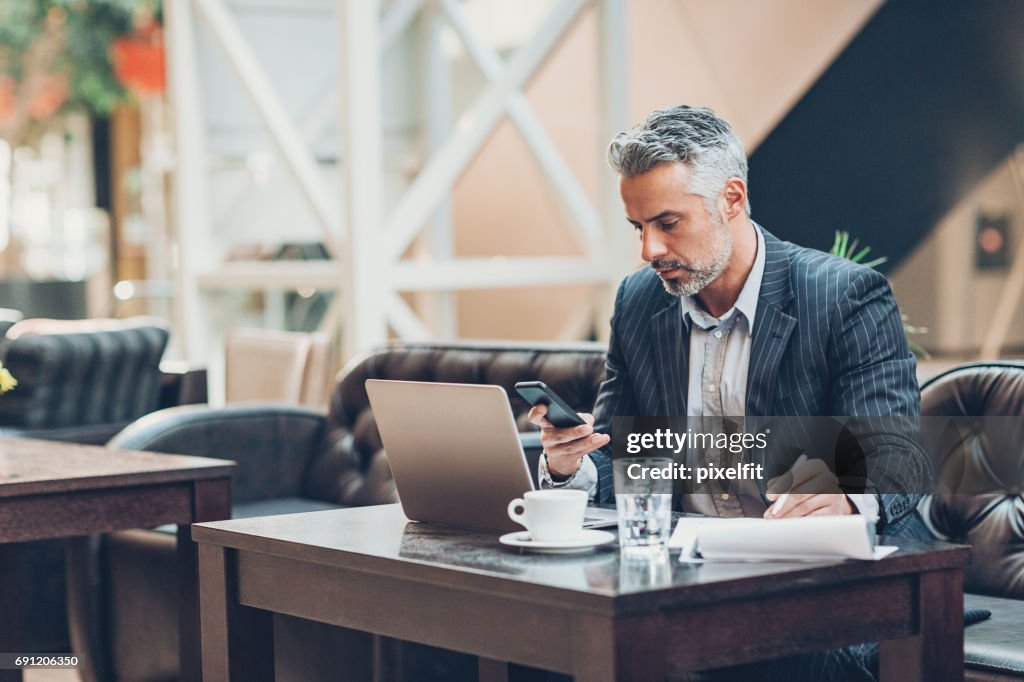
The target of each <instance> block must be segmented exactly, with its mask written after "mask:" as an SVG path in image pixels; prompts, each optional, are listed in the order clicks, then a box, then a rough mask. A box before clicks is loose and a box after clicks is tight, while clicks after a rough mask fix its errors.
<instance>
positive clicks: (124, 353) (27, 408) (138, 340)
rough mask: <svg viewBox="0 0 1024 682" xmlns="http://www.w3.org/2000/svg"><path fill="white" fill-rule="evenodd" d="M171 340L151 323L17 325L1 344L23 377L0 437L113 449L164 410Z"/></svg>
mask: <svg viewBox="0 0 1024 682" xmlns="http://www.w3.org/2000/svg"><path fill="white" fill-rule="evenodd" d="M167 339H168V332H167V329H166V327H165V326H164V325H163V323H161V322H158V321H155V320H152V319H149V318H138V319H135V320H125V321H120V320H70V321H69V320H42V319H30V320H24V321H22V322H18V323H17V324H15V325H14V326H13V327H11V328H10V329H9V330H8V332H7V335H6V336H5V337H4V338H3V340H0V362H3V364H4V366H5V367H7V369H9V370H10V371H11V374H13V375H14V376H15V378H16V379H18V387H17V389H16V390H14V391H11V392H10V393H8V394H7V395H5V396H4V398H3V400H0V429H2V430H0V435H4V436H21V437H28V438H46V439H50V440H63V441H71V442H74V443H90V444H95V445H102V444H103V443H106V442H107V441H108V440H110V438H111V437H112V436H113V435H114V434H115V433H117V432H118V431H120V430H121V429H122V428H124V427H125V426H127V425H128V424H130V423H131V422H132V421H134V420H136V419H138V418H139V417H141V416H142V415H144V414H147V413H149V412H152V411H154V410H155V409H157V407H158V406H159V402H160V387H161V373H160V358H161V356H162V355H163V353H164V349H165V348H166V346H167Z"/></svg>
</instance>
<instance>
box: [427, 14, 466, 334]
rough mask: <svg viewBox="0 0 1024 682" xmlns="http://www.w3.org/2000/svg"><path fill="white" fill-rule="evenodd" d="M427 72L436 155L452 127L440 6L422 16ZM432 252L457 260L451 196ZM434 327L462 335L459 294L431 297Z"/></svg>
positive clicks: (437, 217)
mask: <svg viewBox="0 0 1024 682" xmlns="http://www.w3.org/2000/svg"><path fill="white" fill-rule="evenodd" d="M422 24H423V32H422V35H423V52H424V55H423V71H424V80H425V81H426V83H427V87H426V88H424V90H423V97H424V100H425V101H424V102H423V111H424V113H425V114H426V145H425V146H426V148H427V151H428V152H429V154H430V155H433V154H434V153H435V152H437V151H438V150H439V149H441V148H442V147H443V146H444V142H445V140H446V139H447V137H448V134H449V133H450V131H451V128H452V68H451V64H450V63H449V61H448V57H447V56H446V55H445V54H444V51H443V50H442V49H441V32H442V29H443V28H444V24H445V22H444V18H443V17H442V16H441V13H440V12H439V11H438V9H437V8H436V7H433V6H428V8H427V9H426V10H425V11H424V12H423V15H422ZM429 240H430V253H431V255H432V256H433V257H434V260H436V261H438V262H444V261H448V260H451V259H452V258H454V257H455V226H454V224H453V222H452V201H451V196H450V193H449V196H448V197H446V198H444V199H442V200H441V202H440V203H439V204H438V205H437V210H436V211H435V212H434V217H433V219H432V220H431V223H430V234H429ZM428 296H430V297H431V298H432V300H431V301H430V302H429V304H428V305H429V311H430V314H429V317H428V319H429V320H430V322H431V325H430V327H431V328H432V329H433V330H434V335H435V336H438V337H440V338H454V337H455V336H457V335H458V307H457V301H456V297H455V292H452V291H437V292H435V293H433V294H428Z"/></svg>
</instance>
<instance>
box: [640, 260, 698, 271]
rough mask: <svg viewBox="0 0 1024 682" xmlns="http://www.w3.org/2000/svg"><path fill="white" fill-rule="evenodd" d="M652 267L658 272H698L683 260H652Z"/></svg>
mask: <svg viewBox="0 0 1024 682" xmlns="http://www.w3.org/2000/svg"><path fill="white" fill-rule="evenodd" d="M651 267H652V268H654V269H655V270H658V271H664V270H685V271H686V272H696V269H695V268H693V267H691V266H690V265H688V264H686V263H684V262H683V261H681V260H652V261H651Z"/></svg>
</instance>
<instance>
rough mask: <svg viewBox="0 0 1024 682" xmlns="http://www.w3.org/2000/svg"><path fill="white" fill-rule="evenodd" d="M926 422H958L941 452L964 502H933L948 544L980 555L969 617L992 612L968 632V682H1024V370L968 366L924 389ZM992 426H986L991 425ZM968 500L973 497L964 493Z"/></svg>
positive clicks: (973, 570) (947, 476) (944, 477)
mask: <svg viewBox="0 0 1024 682" xmlns="http://www.w3.org/2000/svg"><path fill="white" fill-rule="evenodd" d="M921 412H922V415H924V416H926V417H928V416H932V417H938V416H942V417H957V418H960V419H958V420H957V422H956V423H957V424H958V428H957V429H953V430H950V431H949V432H948V433H947V434H946V437H945V438H943V439H942V440H941V441H940V444H939V445H940V447H939V448H938V451H937V452H935V455H936V456H937V461H938V464H939V472H938V473H939V475H938V478H939V480H940V481H947V482H949V485H948V486H947V487H948V488H949V489H955V490H959V491H961V492H955V493H940V492H936V494H934V495H932V496H930V497H929V498H926V499H925V500H924V501H923V503H922V505H921V512H922V516H923V517H924V519H925V521H926V523H927V524H928V525H929V527H930V528H931V529H932V531H933V532H934V533H935V534H936V535H937V536H938V537H940V538H943V539H947V540H949V541H951V542H958V543H962V544H969V545H971V546H972V548H973V551H972V561H971V565H970V566H969V567H968V568H967V571H966V573H965V576H964V590H965V591H966V593H967V594H966V595H965V598H964V603H965V607H966V608H968V609H971V608H974V609H986V610H988V611H991V612H992V617H991V619H989V620H986V621H983V622H981V623H979V624H977V625H973V626H971V627H970V628H968V629H967V631H966V636H965V646H964V656H965V661H966V679H967V680H975V681H978V682H981V681H985V682H996V681H997V680H1018V681H1019V680H1021V679H1024V493H1022V486H1024V362H1021V363H1015V362H988V363H976V364H970V365H963V366H960V367H957V368H954V369H952V370H949V371H947V372H945V373H943V374H940V375H938V376H936V377H934V378H933V379H931V380H930V381H928V382H927V383H926V384H925V385H924V386H922V388H921ZM986 420H987V421H986ZM963 491H966V492H963Z"/></svg>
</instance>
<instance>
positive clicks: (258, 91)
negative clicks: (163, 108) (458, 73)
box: [165, 0, 633, 361]
mask: <svg viewBox="0 0 1024 682" xmlns="http://www.w3.org/2000/svg"><path fill="white" fill-rule="evenodd" d="M165 6H166V7H167V10H166V12H167V21H168V32H169V33H170V34H171V36H170V40H169V48H170V59H169V63H170V65H171V67H170V68H171V73H170V77H171V86H172V97H173V106H174V114H175V115H174V125H175V133H176V135H175V138H176V141H177V142H176V144H177V151H178V169H177V175H176V182H175V185H174V187H175V203H174V206H175V208H176V211H175V223H176V224H177V226H178V239H179V245H180V249H181V252H180V253H181V255H180V261H179V270H178V271H179V277H178V285H179V288H178V291H179V300H178V315H177V322H178V324H179V325H181V326H182V327H181V328H183V329H185V330H186V331H188V330H192V331H191V333H190V334H189V335H188V337H187V338H186V340H185V344H184V353H185V356H186V358H187V359H189V360H196V361H205V360H206V358H205V357H204V354H205V353H206V352H207V351H208V350H209V349H208V348H207V347H205V346H204V344H203V342H202V338H201V336H202V331H201V330H202V329H203V327H202V325H204V318H203V314H202V306H203V302H202V298H201V295H200V289H218V288H226V287H234V288H238V287H244V288H252V289H288V288H299V287H315V288H319V289H333V290H335V291H338V292H339V293H341V296H339V297H335V304H334V307H332V309H331V310H330V311H329V313H328V315H327V316H325V322H324V324H325V325H338V324H339V323H340V326H341V329H342V332H343V350H344V354H345V355H346V356H349V355H351V354H352V353H353V352H356V351H358V350H360V349H363V348H366V347H368V346H370V345H372V344H375V343H379V342H381V341H383V340H385V339H386V338H387V337H388V335H389V333H393V334H396V335H398V336H399V337H401V338H427V337H430V336H434V335H438V334H444V335H449V334H451V333H452V332H453V331H454V329H455V325H454V313H453V311H452V299H451V298H450V296H451V293H452V292H454V291H457V290H460V289H482V288H499V287H521V286H537V285H559V284H579V283H585V284H590V285H596V286H595V301H601V302H602V305H604V304H603V302H604V301H605V300H607V301H609V302H610V300H611V295H610V292H609V291H608V288H609V285H610V284H612V283H613V282H615V281H617V280H618V279H619V278H620V277H621V275H622V274H623V272H624V271H626V270H627V269H628V268H629V266H630V262H631V261H630V260H629V256H628V254H630V253H631V252H632V250H633V249H632V248H629V247H625V244H624V243H623V239H624V238H628V234H629V231H628V230H623V229H621V228H619V225H620V224H621V217H620V216H621V208H620V207H619V205H618V200H617V191H616V190H615V187H614V184H613V175H612V174H611V173H610V172H606V173H603V174H602V183H603V184H602V186H601V187H600V196H601V197H602V199H601V202H600V204H599V205H598V206H595V205H594V204H593V202H592V201H591V200H590V199H589V198H588V197H587V195H586V194H585V192H584V191H583V190H582V188H581V187H580V184H579V181H578V180H577V179H576V178H575V176H574V175H573V174H572V172H571V171H570V170H569V168H568V165H567V164H566V162H565V160H564V159H563V158H562V157H561V156H560V154H559V153H558V152H557V148H556V146H555V145H554V144H553V142H552V140H551V139H550V137H549V135H548V133H547V131H545V129H544V127H543V125H542V124H541V123H540V121H539V120H538V118H537V116H536V115H535V113H534V112H533V110H532V109H531V107H530V105H529V103H528V102H527V100H526V97H525V96H524V93H523V90H524V88H525V86H526V85H527V84H528V82H529V81H530V79H531V78H532V77H533V76H534V75H535V74H536V73H537V71H538V70H539V69H540V68H541V66H542V65H543V64H544V62H545V60H546V59H547V58H548V57H549V56H550V55H551V53H552V51H553V50H554V49H555V48H556V47H557V46H558V45H559V43H560V41H562V40H563V39H564V37H565V36H566V35H567V34H568V32H569V31H570V30H571V28H572V26H573V25H574V23H575V22H576V20H577V19H578V18H579V17H580V15H581V14H582V13H583V12H584V11H585V10H587V9H588V8H589V7H592V6H594V7H597V9H598V11H599V12H600V15H601V23H600V26H601V29H600V32H601V36H600V41H599V45H600V68H599V73H600V74H601V78H602V79H603V83H602V90H601V92H602V96H601V101H600V102H598V103H597V105H598V109H599V110H600V111H602V116H603V122H602V123H603V124H602V126H601V136H602V138H601V139H600V140H595V156H594V162H595V163H598V164H601V165H602V167H603V151H604V148H605V146H606V144H607V140H608V139H609V137H610V135H611V134H612V133H613V132H615V131H618V130H622V129H623V128H624V127H625V126H626V124H627V122H628V121H627V114H626V110H627V103H628V98H627V89H626V84H627V79H626V73H627V61H626V57H627V54H626V53H627V44H626V0H556V1H555V2H554V3H553V7H552V9H551V11H550V13H549V15H548V16H547V17H546V19H545V20H544V21H543V23H542V24H541V26H540V27H539V28H538V29H537V31H536V32H535V33H534V35H533V36H532V37H531V38H530V39H529V40H528V41H527V42H526V43H525V44H524V45H522V46H521V47H519V48H518V49H517V50H516V52H515V53H514V54H512V55H511V56H510V57H509V58H508V59H507V60H503V59H502V58H501V57H500V56H499V54H498V53H497V51H496V50H495V49H494V48H493V47H491V46H490V45H489V44H488V43H487V41H485V40H484V39H483V38H482V37H481V36H480V35H478V33H477V32H475V31H474V29H473V27H472V26H471V24H470V23H469V22H468V21H467V19H466V16H465V14H464V11H463V8H462V7H461V4H460V3H459V2H458V1H457V0H393V2H391V3H389V4H388V5H387V7H386V11H385V12H384V13H383V15H382V12H381V9H382V8H381V2H380V0H337V3H336V8H337V18H338V22H339V25H340V27H341V33H340V46H339V47H340V49H339V51H338V55H339V58H340V59H339V62H340V84H339V85H340V88H339V89H340V92H341V98H340V101H341V111H340V112H338V114H336V116H337V118H339V119H340V123H341V126H340V128H339V130H340V136H341V139H340V145H339V148H340V149H341V150H343V161H342V170H343V186H342V187H340V188H331V187H328V186H326V185H325V184H324V181H323V179H322V177H321V175H320V174H319V171H318V168H317V165H316V161H315V159H314V158H313V155H312V153H311V152H310V150H309V145H308V140H309V139H311V137H314V136H315V135H311V134H310V133H311V131H315V132H319V131H322V130H323V128H324V127H325V126H326V125H327V123H329V121H330V118H331V114H330V111H331V108H332V107H333V106H334V104H333V102H334V99H333V98H324V99H323V101H322V102H321V103H319V104H318V106H317V107H316V109H315V110H314V111H313V112H311V113H309V114H308V115H307V116H306V117H305V120H304V121H303V125H302V126H297V125H296V124H295V123H294V122H293V121H292V120H291V118H290V116H289V114H288V113H287V112H286V110H285V108H284V106H283V105H282V103H281V101H280V99H279V98H278V96H277V94H276V93H275V92H274V88H273V87H272V85H271V83H270V81H269V79H268V78H267V77H266V75H265V74H264V73H263V72H262V70H261V69H260V67H259V64H258V62H257V60H256V58H255V56H254V54H253V53H252V50H251V48H250V47H249V46H248V45H247V44H246V41H245V39H244V37H243V35H242V33H241V32H240V31H239V29H238V26H237V24H236V23H235V21H234V19H233V18H232V16H231V14H230V12H229V11H228V9H227V7H226V6H225V4H224V0H167V2H166V5H165ZM418 18H422V20H423V22H425V23H424V25H425V27H426V28H425V30H424V32H423V35H426V36H429V37H431V40H432V41H433V45H432V46H428V52H427V58H425V59H423V60H422V62H423V69H424V73H423V76H424V78H425V79H427V90H428V92H429V93H430V94H431V95H437V96H438V102H437V103H436V105H434V106H428V107H425V111H426V112H427V113H426V116H425V118H426V119H427V121H425V122H424V126H425V128H426V129H427V136H426V139H428V140H429V145H428V146H429V151H430V156H429V158H428V160H427V161H426V163H425V164H424V165H423V166H422V169H421V171H420V172H419V174H418V175H417V176H416V177H415V179H413V180H412V182H411V184H410V185H409V186H408V187H407V188H406V189H405V191H404V192H403V193H402V195H401V196H400V197H398V198H397V200H396V199H394V198H393V197H389V196H385V189H384V173H383V163H384V144H383V127H382V123H381V121H382V116H381V114H382V102H381V92H382V88H381V61H382V59H381V58H382V54H383V52H384V51H386V50H387V49H388V47H389V46H390V45H393V44H394V43H395V42H396V41H397V40H399V39H400V38H401V36H403V35H404V34H405V33H406V32H407V31H408V29H409V27H410V26H411V25H412V24H413V23H414V22H416V21H417V19H418ZM196 20H201V21H203V22H204V23H205V25H206V27H207V28H208V29H209V30H210V32H211V34H212V35H213V36H214V39H215V41H216V43H217V44H218V46H219V47H220V49H221V51H222V52H223V54H224V56H225V57H226V59H227V61H228V63H229V64H230V65H231V66H232V67H233V69H234V71H235V74H236V76H237V77H238V80H239V82H240V83H241V84H242V85H243V86H244V88H245V90H246V92H247V93H248V95H249V96H250V98H251V100H252V103H253V105H254V106H255V108H256V110H257V111H258V112H259V114H260V117H261V119H262V122H263V124H264V125H265V127H266V128H267V131H268V132H269V133H270V136H271V137H272V139H273V140H274V142H275V144H276V146H277V148H278V151H279V153H280V155H281V157H282V158H283V160H284V162H285V165H286V167H287V168H288V170H289V171H290V173H291V175H292V177H293V179H294V180H295V182H296V183H297V185H298V187H299V188H301V191H302V193H303V196H304V199H305V201H306V203H308V205H309V207H310V208H311V209H312V212H313V215H314V216H315V217H316V220H317V221H318V224H319V227H320V228H321V232H322V235H323V241H324V243H325V244H326V246H327V249H328V251H329V254H330V256H331V260H328V261H320V262H316V261H312V262H311V261H303V262H301V263H298V262H291V263H289V262H258V263H255V262H254V263H230V264H226V265H225V264H216V263H210V262H208V260H209V254H210V251H211V250H210V249H209V248H207V240H208V239H209V238H210V234H209V230H210V223H211V217H210V215H209V213H208V210H207V206H208V203H209V202H208V201H207V199H206V198H205V197H204V196H203V193H204V192H205V191H206V188H205V187H204V182H203V178H204V177H205V175H206V171H207V169H206V168H205V157H204V154H203V151H204V148H203V131H202V120H201V116H200V108H199V103H198V96H197V95H198V78H199V75H198V72H197V68H196V62H195V46H194V38H193V30H194V29H193V22H194V21H196ZM442 23H447V24H448V25H449V26H450V27H451V29H452V30H453V31H454V33H455V34H456V35H457V36H458V37H459V39H460V40H461V41H462V43H463V45H464V46H465V48H466V52H467V53H468V54H469V55H470V56H471V57H472V59H473V60H474V62H475V63H476V64H477V66H478V67H479V69H480V71H481V73H483V75H484V76H485V78H486V81H487V82H486V86H485V87H484V89H483V91H482V92H481V93H480V94H479V95H478V97H477V98H476V100H475V101H474V102H473V104H472V105H471V106H470V107H469V108H468V110H467V111H465V112H464V113H463V114H462V115H461V116H460V117H459V120H458V121H457V122H456V123H455V125H454V126H452V125H450V121H449V119H450V116H451V113H450V111H449V107H448V106H447V105H445V100H446V99H447V97H446V93H447V92H450V85H449V84H448V82H447V81H446V79H450V73H447V72H446V71H447V69H446V68H445V66H446V65H445V63H444V61H443V59H444V58H443V55H442V54H441V52H440V47H439V45H440V33H441V32H440V30H439V27H440V26H441V25H442ZM506 116H507V117H508V118H509V119H510V120H511V122H512V123H513V124H514V125H515V127H516V129H517V130H518V132H519V133H520V135H521V136H522V138H523V140H524V141H525V142H526V144H527V147H528V149H529V150H530V152H531V153H532V154H533V156H534V157H535V158H536V160H537V162H538V166H539V167H540V169H541V170H542V172H543V173H544V176H545V178H546V179H547V180H548V182H549V183H550V186H551V187H552V189H553V190H554V192H555V195H556V196H557V197H558V199H559V201H560V203H561V206H562V208H563V209H564V211H565V213H566V215H567V217H568V218H569V220H568V221H567V222H568V224H569V225H571V228H572V230H573V234H574V236H575V238H576V240H577V242H578V244H579V246H580V249H581V251H582V254H583V255H580V256H577V257H565V256H558V257H542V256H538V257H528V258H511V257H509V258H505V257H500V256H495V257H492V258H471V259H455V258H453V257H452V252H453V247H452V242H451V240H452V232H451V230H452V225H451V211H450V205H449V201H450V196H451V192H452V188H453V186H454V184H455V183H456V181H457V180H458V178H459V176H460V175H461V174H462V173H463V172H464V171H465V169H466V167H467V165H468V164H469V163H470V162H471V161H472V159H473V158H474V157H475V155H476V154H477V153H478V152H479V150H480V149H481V147H482V146H483V145H484V144H485V143H486V142H487V140H488V139H489V137H490V135H491V134H492V132H493V131H494V129H495V128H496V126H497V125H498V124H499V123H500V122H501V121H502V120H503V118H505V117H506ZM446 129H447V130H448V134H447V135H444V131H445V130H446ZM303 132H305V134H303ZM388 207H393V208H391V210H386V209H387V208H388ZM612 226H615V228H614V229H613V227H612ZM417 238H420V241H421V242H426V243H427V244H428V252H427V253H422V252H417V253H416V257H415V258H407V254H408V252H409V250H410V246H412V245H413V243H414V240H417ZM401 292H424V293H425V294H430V295H432V296H438V297H441V302H442V304H441V305H440V306H435V312H436V311H437V310H440V311H441V312H440V314H439V315H434V316H431V319H432V323H431V322H428V320H426V319H424V318H423V317H421V315H420V314H418V313H417V312H416V311H415V310H413V308H412V307H410V306H409V305H408V304H407V303H406V301H405V299H403V297H402V296H401V295H400V293H401ZM444 297H447V298H444ZM591 310H593V307H591V308H588V309H587V310H585V311H584V312H583V313H581V314H578V315H574V316H573V319H571V320H567V322H566V328H565V330H564V331H563V334H565V335H567V336H575V335H578V334H579V333H581V330H585V329H587V328H589V326H590V324H591V322H592V313H591ZM197 325H199V326H200V328H199V330H197V329H196V326H197ZM602 326H603V325H598V327H599V328H601V327H602ZM334 330H336V327H335V329H333V330H331V331H334Z"/></svg>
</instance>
